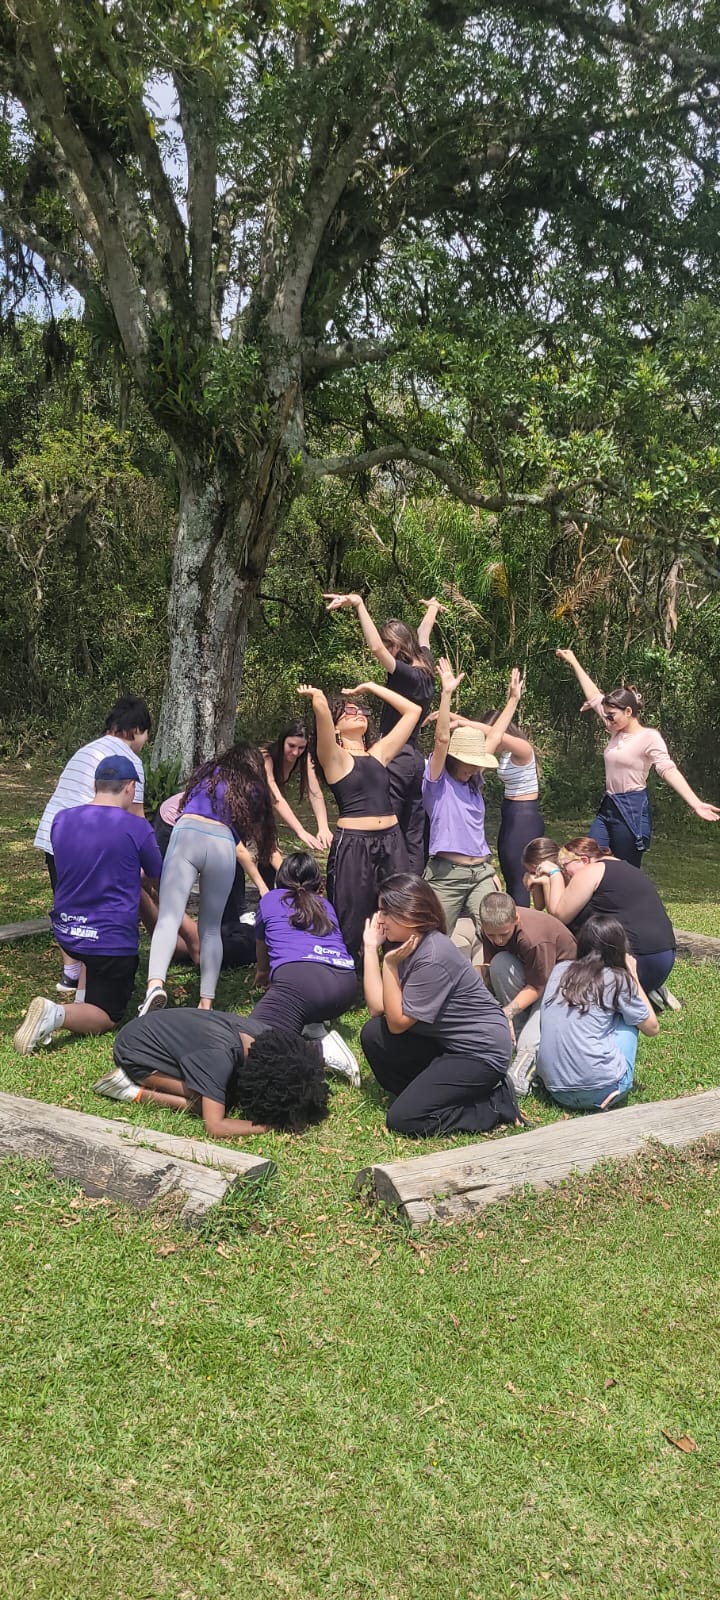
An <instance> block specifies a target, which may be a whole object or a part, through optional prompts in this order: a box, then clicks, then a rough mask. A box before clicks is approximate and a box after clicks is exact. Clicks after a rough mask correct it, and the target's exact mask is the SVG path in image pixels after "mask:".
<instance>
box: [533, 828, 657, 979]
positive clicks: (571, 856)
mask: <svg viewBox="0 0 720 1600" xmlns="http://www.w3.org/2000/svg"><path fill="white" fill-rule="evenodd" d="M532 882H533V883H534V884H535V885H539V886H540V887H541V888H542V891H543V894H544V897H545V905H546V908H547V910H548V911H549V912H550V913H551V914H552V916H554V917H559V919H560V921H561V922H564V923H566V924H567V925H568V926H569V927H570V928H571V929H572V931H573V933H577V932H578V931H579V929H580V928H581V927H582V925H583V923H584V922H586V921H587V919H588V917H591V916H603V917H616V918H617V921H618V922H619V923H621V924H622V927H623V928H624V929H625V932H626V934H627V938H628V943H629V945H630V949H631V951H632V953H633V955H634V956H635V958H636V960H637V968H638V978H639V981H640V983H641V984H642V987H643V989H644V990H645V991H646V993H647V994H650V995H651V998H654V996H655V995H656V994H657V992H658V991H660V993H661V1000H662V1001H663V1002H664V1003H665V1004H668V1003H669V1004H672V997H668V995H667V992H666V991H665V992H663V991H664V986H665V981H666V979H667V978H668V977H669V975H670V972H671V971H672V968H673V965H674V962H675V934H674V932H673V926H672V923H671V921H670V918H669V916H668V914H667V911H666V910H665V907H664V905H663V903H662V900H661V899H660V896H659V894H658V892H657V889H656V888H655V885H654V883H653V882H652V881H651V879H650V878H648V876H647V874H646V873H645V872H641V871H640V868H639V867H633V866H631V864H630V862H629V861H620V860H618V858H617V856H613V855H611V854H610V852H609V850H603V847H602V845H599V844H598V843H597V840H596V839H591V838H590V837H587V836H585V837H583V838H579V839H571V840H570V842H569V844H566V845H565V846H564V847H563V848H562V849H561V850H559V851H558V856H557V861H556V862H554V861H552V860H550V859H548V860H544V861H541V862H540V864H539V866H538V867H537V869H536V875H535V877H534V879H533V880H532ZM676 1003H677V1002H676ZM658 1009H662V1005H659V1006H658Z"/></svg>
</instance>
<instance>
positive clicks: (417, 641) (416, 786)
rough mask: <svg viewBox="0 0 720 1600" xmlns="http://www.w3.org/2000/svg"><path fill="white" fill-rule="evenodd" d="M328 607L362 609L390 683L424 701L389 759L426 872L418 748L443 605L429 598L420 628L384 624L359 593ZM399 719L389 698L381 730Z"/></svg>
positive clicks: (412, 855) (410, 842)
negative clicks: (432, 643) (435, 632)
mask: <svg viewBox="0 0 720 1600" xmlns="http://www.w3.org/2000/svg"><path fill="white" fill-rule="evenodd" d="M324 598H325V599H326V600H327V601H329V605H328V608H327V609H328V611H339V610H341V609H342V608H343V607H351V608H352V609H353V610H354V611H355V612H356V613H357V618H358V622H359V623H360V627H361V628H362V632H363V637H364V639H365V643H366V644H367V646H368V649H369V650H371V651H372V654H373V655H374V657H375V659H376V661H379V662H380V666H381V667H383V668H384V670H385V672H386V673H387V682H386V687H387V688H388V689H394V690H395V691H396V693H397V694H400V695H403V696H404V697H405V699H406V700H411V701H412V702H413V704H414V705H417V706H419V707H420V717H419V718H418V721H417V723H416V725H415V727H414V728H413V730H412V733H411V735H410V737H409V739H408V740H407V742H406V744H405V745H404V746H403V748H402V750H400V751H399V752H398V754H397V755H396V756H395V757H394V758H393V760H392V761H391V762H390V763H389V765H388V776H389V778H390V799H391V801H392V809H393V811H394V812H395V815H396V817H397V819H398V822H399V824H400V827H401V829H402V832H403V834H404V836H405V843H406V845H407V852H408V860H409V862H410V866H411V868H412V870H413V872H422V870H423V867H424V865H425V811H424V808H423V799H422V777H423V769H424V765H425V762H424V759H423V756H422V753H421V751H419V750H418V748H417V738H418V733H419V731H420V723H421V720H422V718H424V717H426V716H427V714H428V711H429V710H430V707H431V705H432V701H433V694H434V682H433V679H434V670H435V669H434V665H433V658H432V655H431V653H430V636H431V633H432V630H433V627H434V625H435V621H436V619H437V615H438V612H439V611H442V610H443V607H442V606H441V604H440V601H439V600H435V599H433V600H428V601H427V602H426V607H425V615H424V617H423V619H422V621H421V623H420V625H419V627H418V629H417V632H416V631H415V629H414V628H411V627H410V626H409V625H408V623H406V622H401V621H400V619H399V618H398V617H390V618H389V619H388V621H387V622H384V623H383V624H382V627H380V628H378V627H377V626H376V624H375V623H374V622H373V619H372V617H371V616H370V612H369V611H368V609H367V606H366V605H365V601H364V600H363V598H362V595H359V594H326V595H325V596H324ZM397 720H398V713H397V711H396V710H395V708H394V707H393V706H392V705H391V704H390V703H389V702H386V703H385V705H384V706H383V709H382V714H381V717H380V734H381V736H382V735H384V734H386V733H390V731H391V730H392V728H394V727H395V724H396V722H397Z"/></svg>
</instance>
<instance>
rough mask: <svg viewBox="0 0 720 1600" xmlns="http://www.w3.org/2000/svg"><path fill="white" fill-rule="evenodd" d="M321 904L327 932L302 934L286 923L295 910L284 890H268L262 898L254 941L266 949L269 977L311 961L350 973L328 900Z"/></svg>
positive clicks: (347, 958)
mask: <svg viewBox="0 0 720 1600" xmlns="http://www.w3.org/2000/svg"><path fill="white" fill-rule="evenodd" d="M322 904H323V906H324V908H325V911H326V912H327V915H328V917H329V918H330V921H331V923H332V927H331V930H330V932H329V933H323V934H318V933H304V932H303V930H302V928H293V926H292V924H291V922H290V918H291V917H292V916H293V914H294V909H295V908H294V906H293V903H292V900H291V899H290V896H289V893H288V890H287V889H271V890H270V893H269V894H264V895H263V897H262V899H261V901H260V903H259V905H258V908H257V912H256V914H255V937H256V938H257V939H264V941H265V943H266V945H267V948H268V956H269V960H270V976H271V977H272V975H273V973H274V972H275V971H276V970H277V968H278V967H284V966H285V965H286V964H287V962H288V961H315V962H318V963H319V964H320V965H321V966H324V967H340V968H342V969H343V970H346V971H348V972H352V970H353V966H354V962H353V959H352V956H350V955H349V954H348V951H347V949H346V947H345V945H344V943H343V937H342V934H341V932H340V928H339V926H338V920H337V917H336V915H335V912H334V911H333V908H332V906H331V905H330V902H329V900H323V902H322Z"/></svg>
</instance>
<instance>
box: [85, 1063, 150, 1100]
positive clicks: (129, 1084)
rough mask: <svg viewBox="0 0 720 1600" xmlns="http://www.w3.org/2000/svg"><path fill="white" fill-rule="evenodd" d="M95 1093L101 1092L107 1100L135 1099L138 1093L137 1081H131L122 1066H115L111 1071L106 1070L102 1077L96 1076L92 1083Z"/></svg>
mask: <svg viewBox="0 0 720 1600" xmlns="http://www.w3.org/2000/svg"><path fill="white" fill-rule="evenodd" d="M93 1091H94V1093H95V1094H103V1095H105V1098H106V1099H107V1100H137V1099H138V1096H139V1094H140V1085H139V1083H133V1081H132V1078H129V1077H128V1075H127V1073H126V1072H123V1069H122V1067H115V1068H114V1070H113V1071H112V1072H106V1074H105V1077H104V1078H98V1081H97V1083H94V1084H93Z"/></svg>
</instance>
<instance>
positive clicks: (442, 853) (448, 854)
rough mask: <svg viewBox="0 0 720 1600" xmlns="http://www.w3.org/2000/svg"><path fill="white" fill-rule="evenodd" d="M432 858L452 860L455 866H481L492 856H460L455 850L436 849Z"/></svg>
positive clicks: (490, 859)
mask: <svg viewBox="0 0 720 1600" xmlns="http://www.w3.org/2000/svg"><path fill="white" fill-rule="evenodd" d="M433 860H438V861H454V863H455V866H456V867H481V866H482V864H483V862H484V861H492V856H461V855H458V853H457V851H456V850H438V851H437V852H436V854H435V856H434V857H433Z"/></svg>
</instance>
